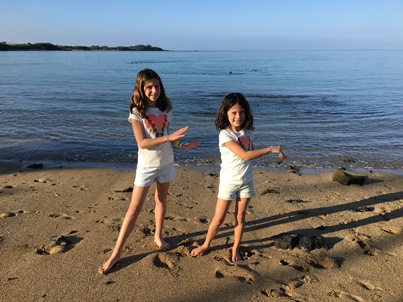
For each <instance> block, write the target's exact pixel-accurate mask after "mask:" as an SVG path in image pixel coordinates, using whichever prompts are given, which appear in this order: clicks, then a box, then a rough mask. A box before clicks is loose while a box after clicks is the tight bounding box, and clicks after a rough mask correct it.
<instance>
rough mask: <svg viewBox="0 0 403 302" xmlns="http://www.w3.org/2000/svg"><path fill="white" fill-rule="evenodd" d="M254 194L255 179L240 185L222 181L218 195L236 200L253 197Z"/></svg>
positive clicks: (225, 198) (224, 198)
mask: <svg viewBox="0 0 403 302" xmlns="http://www.w3.org/2000/svg"><path fill="white" fill-rule="evenodd" d="M254 195H255V187H254V185H253V181H251V182H249V183H246V184H240V185H239V184H238V185H234V184H226V183H222V182H220V185H219V188H218V196H217V197H218V198H220V199H223V200H236V199H238V198H251V197H252V196H254Z"/></svg>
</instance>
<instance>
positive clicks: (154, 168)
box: [99, 69, 200, 274]
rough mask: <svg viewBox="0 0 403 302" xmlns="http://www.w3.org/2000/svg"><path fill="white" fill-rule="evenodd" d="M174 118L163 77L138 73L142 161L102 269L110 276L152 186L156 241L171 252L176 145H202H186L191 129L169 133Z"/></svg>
mask: <svg viewBox="0 0 403 302" xmlns="http://www.w3.org/2000/svg"><path fill="white" fill-rule="evenodd" d="M171 119H172V105H171V102H170V100H169V99H168V97H167V96H166V95H165V89H164V86H163V85H162V82H161V79H160V77H159V75H158V74H157V73H156V72H155V71H153V70H151V69H144V70H142V71H140V72H139V73H138V74H137V80H136V84H135V86H134V91H133V94H132V97H131V101H130V114H129V122H131V124H132V128H133V133H134V136H135V138H136V142H137V145H138V161H137V168H136V178H135V181H134V187H133V193H132V198H131V201H130V205H129V208H128V210H127V212H126V215H125V218H124V220H123V223H122V227H121V230H120V233H119V236H118V240H117V242H116V245H115V248H114V250H113V252H112V255H111V256H110V258H109V259H108V260H107V261H106V262H105V263H104V264H103V266H102V267H101V268H100V269H99V273H100V274H106V273H108V271H109V270H110V269H111V268H112V267H113V266H114V265H115V264H116V263H117V262H118V261H120V259H121V252H122V248H123V246H124V244H125V242H126V239H127V238H128V236H129V235H130V233H131V231H132V230H133V227H134V225H135V223H136V220H137V217H138V216H139V214H140V212H141V210H142V208H143V205H144V201H145V199H146V196H147V193H148V190H149V188H150V186H151V185H152V184H153V183H155V184H156V188H155V234H154V242H155V243H156V244H157V246H158V247H159V248H160V249H161V250H168V249H169V248H170V246H169V244H168V243H167V242H166V241H165V240H164V239H163V236H162V228H163V225H164V219H165V213H166V208H167V195H168V188H169V185H170V182H171V181H173V180H174V179H175V176H176V175H175V167H174V155H173V151H172V145H174V146H175V147H177V148H180V149H184V150H186V149H190V148H193V147H196V146H198V145H199V144H200V142H198V141H196V142H192V143H187V144H186V143H182V142H180V141H179V139H180V138H182V137H184V136H185V134H184V133H185V132H186V130H187V129H188V127H184V128H181V129H179V130H177V131H175V132H173V133H171V134H169V133H168V128H169V124H170V122H171Z"/></svg>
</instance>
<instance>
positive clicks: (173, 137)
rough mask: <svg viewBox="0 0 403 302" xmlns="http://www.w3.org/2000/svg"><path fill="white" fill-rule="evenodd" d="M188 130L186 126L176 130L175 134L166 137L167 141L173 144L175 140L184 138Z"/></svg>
mask: <svg viewBox="0 0 403 302" xmlns="http://www.w3.org/2000/svg"><path fill="white" fill-rule="evenodd" d="M188 128H189V127H188V126H186V127H183V128H181V129H178V130H176V131H175V132H173V133H171V134H169V135H168V136H167V139H168V141H170V142H174V141H176V140H178V139H180V138H182V137H184V136H185V134H184V133H185V132H186V130H188Z"/></svg>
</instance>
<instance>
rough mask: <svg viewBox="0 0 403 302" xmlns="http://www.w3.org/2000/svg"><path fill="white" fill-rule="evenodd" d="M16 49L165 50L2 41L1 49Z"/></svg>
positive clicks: (147, 47) (140, 46) (139, 46)
mask: <svg viewBox="0 0 403 302" xmlns="http://www.w3.org/2000/svg"><path fill="white" fill-rule="evenodd" d="M7 50H9V51H11V50H12V51H15V50H67V51H69V50H118V51H163V49H162V48H160V47H156V46H151V45H142V44H139V45H134V46H116V47H108V46H97V45H92V46H66V45H54V44H52V43H25V44H7V43H6V42H0V51H7Z"/></svg>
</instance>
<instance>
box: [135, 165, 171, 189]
mask: <svg viewBox="0 0 403 302" xmlns="http://www.w3.org/2000/svg"><path fill="white" fill-rule="evenodd" d="M175 178H176V172H175V164H174V163H173V162H172V163H170V164H168V165H165V166H163V167H159V168H149V167H137V169H136V178H135V180H134V185H135V186H138V187H149V186H151V185H152V184H153V183H154V182H156V181H158V182H159V183H167V182H171V181H173V180H175Z"/></svg>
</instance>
